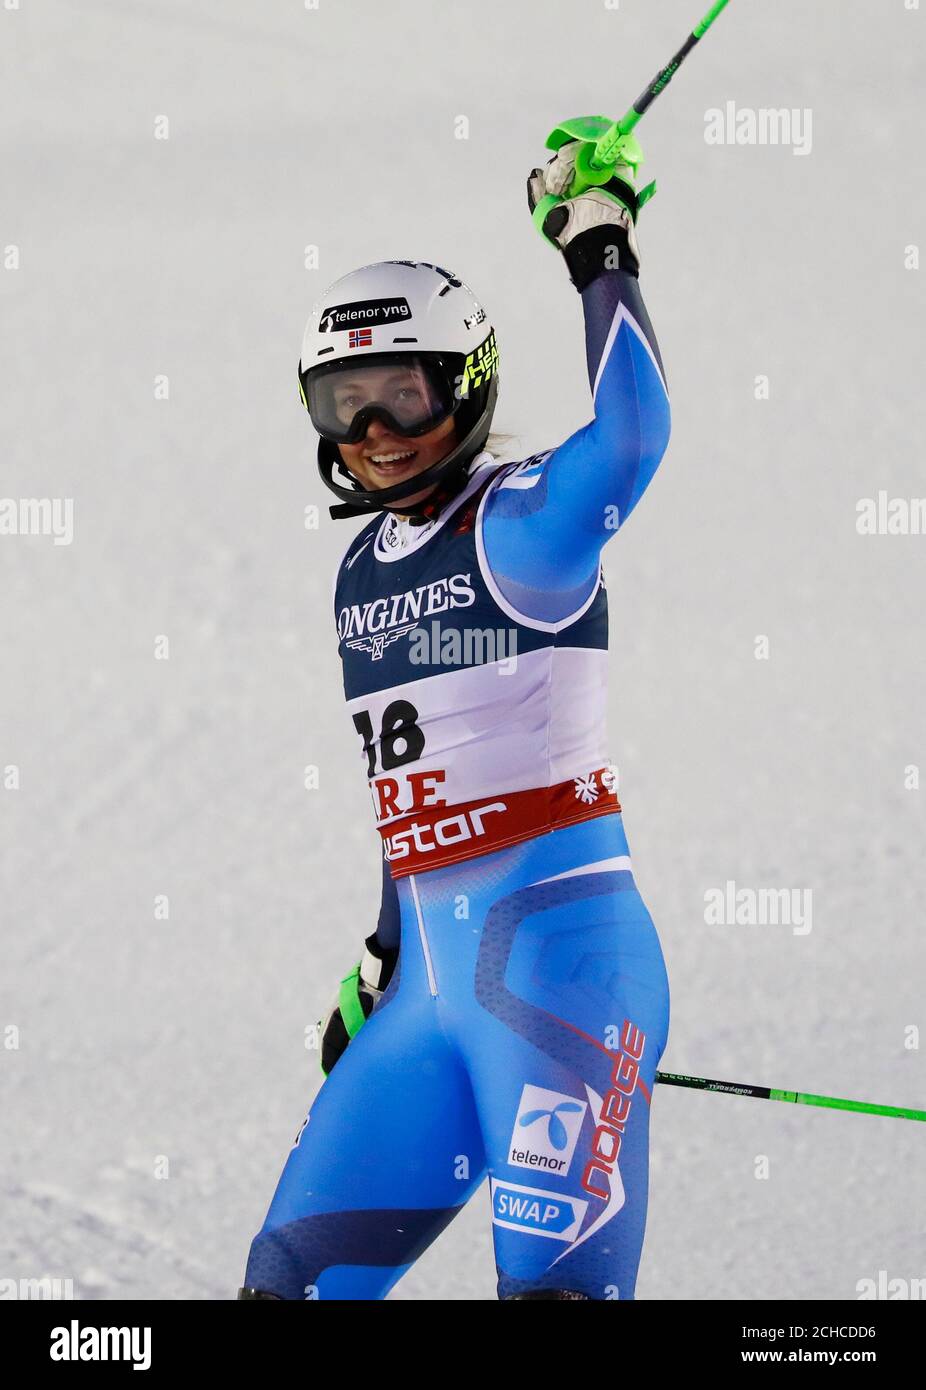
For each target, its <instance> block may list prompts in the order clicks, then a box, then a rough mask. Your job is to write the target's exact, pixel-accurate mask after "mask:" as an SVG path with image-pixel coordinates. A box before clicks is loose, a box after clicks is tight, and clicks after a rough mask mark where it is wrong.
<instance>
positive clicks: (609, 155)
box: [547, 0, 730, 198]
mask: <svg viewBox="0 0 926 1390" xmlns="http://www.w3.org/2000/svg"><path fill="white" fill-rule="evenodd" d="M729 3H730V0H715V4H713V5H712V6H711V8H710V10H709V11H708V12H707V14H706V15H705V16H704V18H703V19H702V20H701V21H700V22H699V23H698V24H696V25H695V27H694V28H693V29H692V31H691V33H690V34H689V35H688V37H687V39H686V40H685V42H684V43H683V44H682V46H681V48H680V49H679V50H678V52H677V53H676V55H675V57H674V58H673V59H672V60H671V61H670V62H669V63H667V64H666V66H665V67H664V68H661V69H660V70H659V72H658V73H657V74H656V76H655V77H654V78H653V80H652V82H651V83H650V84H649V86H648V87H647V88H646V90H645V91H644V92H643V93H642V95H641V96H638V97H637V99H636V101H635V102H634V103H633V105H632V106H631V107H630V110H629V111H628V112H627V113H626V115H624V116H622V117H621V119H620V120H619V121H614V122H612V124H611V125H609V126H608V127H607V129H606V130H605V131H604V132H603V133H602V134H601V135H599V136H598V138H597V139H596V141H595V146H594V149H590V150H588V151H587V152H586V150H585V148H582V149H580V150H579V152H578V157H577V158H576V172H575V177H574V178H573V181H572V183H571V185H570V188H569V197H570V198H575V197H576V196H577V195H578V194H579V193H584V192H585V190H586V188H592V187H594V186H595V185H596V184H598V183H606V182H607V177H602V175H606V176H607V175H608V174H609V173H610V169H611V166H612V165H613V164H614V163H615V162H616V160H617V157H618V155H619V154H620V153H621V145H622V144H623V143H624V141H625V140H626V138H627V136H628V135H629V134H630V133H631V131H632V130H633V129H634V127H635V126H636V124H637V122H638V121H639V120H640V117H641V116H643V115H644V113H645V112H646V111H648V110H649V108H650V107H651V106H652V104H653V102H654V101H655V100H656V98H657V97H658V96H659V94H660V92H664V91H665V89H666V87H668V85H669V83H670V82H671V81H672V78H673V77H674V76H675V74H676V73H677V72H678V70H679V68H680V67H681V65H682V63H684V61H685V59H686V58H687V57H688V54H689V53H690V52H691V50H692V49H693V48H694V47H695V46H696V45H697V44H698V43H699V42H700V40H701V39H702V38H703V37H704V35H705V34H706V33H707V31H708V29H710V27H711V25H712V24H713V23H714V20H715V19H717V17H718V15H720V14H721V13H722V11H723V10H725V9H726V7H727V5H728V4H729ZM555 134H556V132H554V135H555ZM551 139H552V137H551ZM560 143H562V142H560ZM547 144H548V146H550V148H551V149H558V148H559V146H558V145H550V142H549V141H548V142H547ZM595 175H598V177H597V178H596V177H595ZM590 176H591V177H590Z"/></svg>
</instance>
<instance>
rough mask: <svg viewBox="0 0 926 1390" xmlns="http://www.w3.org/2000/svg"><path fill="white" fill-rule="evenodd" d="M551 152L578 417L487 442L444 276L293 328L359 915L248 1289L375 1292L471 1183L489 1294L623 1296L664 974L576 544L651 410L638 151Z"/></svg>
mask: <svg viewBox="0 0 926 1390" xmlns="http://www.w3.org/2000/svg"><path fill="white" fill-rule="evenodd" d="M576 148H577V145H576V143H570V144H567V145H565V146H564V147H563V148H562V149H561V150H560V151H559V153H558V154H557V155H556V157H555V158H554V159H552V160H551V161H550V162H549V164H548V165H547V166H546V168H545V169H535V170H534V171H533V173H532V174H531V177H530V179H529V181H528V201H529V204H530V207H531V211H532V212H533V210H534V209H535V208H536V206H537V204H538V203H539V202H540V200H541V199H545V200H546V202H545V204H544V208H543V209H541V210H540V212H539V214H538V218H537V219H535V220H537V221H539V222H540V223H541V229H542V232H543V235H544V236H545V238H546V239H547V240H548V241H550V242H551V243H552V244H553V245H554V246H555V247H556V248H557V249H558V250H559V251H560V252H561V253H562V255H563V257H564V259H565V262H566V266H567V269H568V272H569V275H570V277H571V280H572V282H573V284H574V285H575V287H576V289H577V290H578V291H579V293H580V294H581V297H582V306H583V311H584V318H585V336H586V352H587V361H588V374H589V381H590V384H591V390H592V398H593V401H594V419H593V420H592V421H591V422H590V423H589V424H587V425H586V426H585V427H584V428H583V429H580V430H578V431H577V432H576V433H575V434H574V435H572V437H571V438H569V439H567V440H566V442H565V443H563V444H561V445H560V446H559V447H558V448H555V449H552V450H550V451H549V452H547V453H543V454H539V455H536V456H534V457H532V458H528V459H525V460H523V461H521V462H517V463H505V464H499V463H498V462H497V461H496V459H495V458H494V457H493V455H492V454H491V453H489V452H488V451H487V450H486V449H485V447H484V446H485V444H486V442H487V439H488V434H489V428H490V424H491V420H492V413H493V410H494V407H495V400H496V395H497V390H498V352H497V348H496V343H495V335H494V333H493V331H492V328H491V326H490V325H489V322H488V319H487V317H486V314H485V311H484V310H483V309H482V307H481V306H480V305H479V304H478V303H477V302H476V300H475V299H474V298H473V296H472V294H471V293H470V291H469V290H468V288H467V287H466V286H465V285H464V284H463V283H462V282H461V281H460V280H458V279H457V278H456V277H455V276H453V275H451V274H449V273H448V272H446V271H444V270H441V269H440V267H438V266H434V265H429V264H422V263H416V262H413V261H389V262H386V263H384V264H380V265H373V266H367V267H364V268H363V269H361V270H358V271H355V272H353V273H352V274H350V275H347V276H345V277H344V278H343V279H341V280H339V281H337V282H336V284H334V285H333V286H332V287H331V288H330V289H329V291H328V292H327V294H326V295H325V296H324V299H323V300H322V301H321V303H320V305H318V306H316V309H315V310H314V311H313V313H312V316H311V318H310V320H309V324H308V327H307V329H306V334H305V339H304V342H303V348H302V358H301V362H300V369H299V376H300V383H301V390H302V393H303V400H304V402H305V404H306V407H307V409H308V411H309V413H310V415H311V419H312V423H313V425H314V426H315V429H316V430H317V432H318V434H319V435H320V436H321V442H320V445H319V469H320V472H321V476H322V478H323V479H324V481H325V483H326V485H327V486H328V487H329V488H331V490H332V491H333V492H335V493H336V494H337V495H338V497H340V498H341V499H343V501H342V505H340V506H335V507H332V508H331V513H332V516H356V515H363V516H372V519H371V520H370V521H369V522H368V523H367V524H366V525H365V526H364V527H363V529H362V530H361V531H360V532H359V533H358V534H357V535H356V536H355V537H354V539H353V540H352V541H351V543H350V545H349V546H348V547H347V551H346V553H345V555H344V558H343V560H342V561H341V564H340V567H339V569H338V571H337V575H336V579H335V588H334V617H335V622H336V625H337V631H338V637H339V643H340V647H339V650H340V654H341V658H342V661H343V669H344V687H345V693H346V696H347V703H348V710H349V712H350V715H351V718H352V720H353V724H354V727H355V729H356V731H357V736H358V740H359V745H358V753H360V755H361V756H362V759H363V762H364V764H365V768H366V775H367V778H368V780H369V787H370V792H371V796H372V800H373V805H374V810H375V815H376V823H377V828H378V830H379V832H380V834H381V836H382V839H383V843H384V860H383V903H382V908H381V910H380V917H379V924H378V927H377V930H376V932H375V933H373V934H372V935H371V936H370V937H369V938H368V940H367V942H366V951H365V953H364V957H363V960H362V962H361V964H360V965H359V966H358V967H357V969H355V970H354V971H353V972H352V973H351V974H350V975H349V976H348V977H347V979H346V980H345V981H344V982H343V984H342V986H341V991H340V995H339V998H338V1002H337V1005H336V1007H335V1008H334V1009H333V1010H332V1012H331V1014H330V1015H329V1017H328V1020H327V1022H326V1025H325V1029H324V1036H323V1046H322V1068H323V1070H324V1072H325V1073H326V1078H327V1079H326V1080H325V1082H324V1084H323V1085H322V1087H321V1090H320V1091H319V1093H318V1095H317V1097H316V1099H315V1101H314V1103H313V1105H312V1107H311V1110H310V1113H309V1115H308V1117H307V1119H306V1121H305V1123H304V1125H303V1127H302V1129H301V1131H300V1133H299V1135H298V1136H297V1138H296V1140H295V1143H294V1145H293V1147H292V1150H291V1152H290V1154H289V1157H288V1160H287V1162H286V1166H285V1168H284V1170H283V1174H282V1177H281V1178H280V1182H279V1185H278V1187H277V1190H276V1194H275V1196H274V1198H273V1201H272V1203H271V1206H270V1210H269V1212H268V1214H267V1218H266V1221H265V1222H264V1225H263V1227H262V1229H261V1230H260V1232H259V1233H258V1235H257V1236H256V1237H255V1238H254V1241H253V1242H252V1245H251V1251H250V1258H249V1260H248V1265H247V1272H246V1275H245V1287H244V1288H242V1289H241V1290H240V1291H239V1298H280V1299H306V1298H319V1299H379V1298H384V1297H385V1296H386V1294H387V1293H388V1291H389V1290H390V1289H391V1288H392V1287H393V1285H394V1284H395V1283H396V1282H397V1280H399V1279H400V1278H401V1277H402V1275H403V1274H404V1273H405V1272H406V1270H408V1269H409V1267H410V1266H411V1265H412V1264H413V1263H414V1261H415V1260H416V1259H417V1258H418V1256H419V1255H420V1254H421V1253H422V1251H423V1250H425V1249H426V1248H427V1247H428V1245H430V1243H431V1242H432V1241H433V1240H434V1239H435V1237H436V1236H437V1235H439V1234H440V1232H441V1231H442V1230H443V1229H444V1227H445V1226H446V1225H447V1224H448V1223H449V1222H450V1221H451V1220H452V1218H453V1217H454V1216H455V1215H456V1213H457V1212H458V1211H460V1209H461V1208H462V1207H463V1205H464V1203H465V1202H466V1201H468V1199H469V1198H470V1196H471V1195H472V1194H473V1192H475V1190H476V1189H477V1188H478V1187H479V1186H480V1184H481V1183H482V1181H483V1178H484V1177H485V1176H486V1175H487V1174H488V1175H489V1179H490V1194H491V1207H492V1220H493V1226H494V1238H495V1257H496V1265H497V1270H498V1295H499V1298H501V1299H506V1300H507V1299H535V1298H537V1299H583V1300H599V1299H601V1300H603V1299H612V1298H621V1299H631V1298H633V1296H634V1285H635V1281H636V1275H637V1267H638V1264H639V1259H640V1250H641V1245H642V1241H643V1232H644V1225H645V1218H646V1202H647V1163H648V1130H649V1108H650V1101H651V1097H652V1090H653V1084H654V1076H655V1072H656V1067H657V1065H658V1062H659V1059H660V1056H661V1054H662V1051H663V1048H664V1046H665V1042H666V1035H667V1030H668V1014H669V996H668V982H667V979H666V972H665V966H664V963H663V957H662V952H661V949H660V945H659V940H658V938H657V935H656V931H655V928H654V926H653V923H652V920H651V918H650V915H649V913H648V911H647V909H646V907H645V905H644V903H643V901H642V899H641V898H640V895H639V893H638V892H637V889H636V886H635V883H634V879H633V874H632V870H631V862H630V856H629V851H628V847H627V841H626V839H625V836H624V829H623V824H622V818H621V808H620V804H619V802H618V799H617V794H616V776H615V770H614V768H613V765H612V764H611V761H610V758H609V756H608V746H607V732H606V725H605V706H606V694H605V691H606V668H607V599H606V594H605V587H604V578H603V575H602V571H601V550H602V547H603V546H604V544H605V542H606V541H608V540H609V539H610V538H611V537H612V536H613V535H614V534H615V532H616V531H617V530H618V528H619V526H622V525H623V524H624V522H625V521H626V519H627V517H628V516H629V515H630V513H631V512H632V511H633V509H634V507H635V506H636V504H637V502H638V501H639V499H640V497H641V496H642V494H643V492H644V490H645V489H646V486H647V484H648V483H649V481H650V479H651V478H652V476H653V473H654V472H655V470H656V467H657V465H658V463H659V461H660V459H661V457H662V455H663V453H664V451H665V448H666V445H667V442H668V438H669V404H668V396H667V391H666V385H665V377H664V373H663V369H662V364H661V360H660V356H659V349H658V347H657V345H656V340H655V337H654V335H653V330H652V327H651V325H650V322H649V318H648V316H647V313H646V310H645V308H644V305H643V301H642V299H641V297H640V290H639V285H638V274H639V250H638V245H637V240H636V234H635V222H636V218H637V212H638V198H637V194H636V192H635V189H634V186H633V172H632V170H631V169H630V168H629V167H627V166H626V165H622V166H619V167H618V168H617V169H616V170H615V173H614V177H613V178H612V179H611V180H610V182H609V183H607V184H605V185H604V186H603V187H601V188H596V189H592V190H589V191H587V192H584V193H582V194H581V195H580V196H578V197H574V198H570V197H569V196H568V194H567V190H568V188H569V187H570V185H571V183H572V178H573V172H574V165H575V151H576ZM546 208H549V211H547V212H546V215H545V216H544V210H545V209H546ZM335 470H337V471H338V473H339V474H340V475H341V476H342V477H343V478H344V479H345V480H346V485H345V484H342V483H339V482H337V481H336V480H335ZM383 513H385V515H383ZM499 638H501V646H502V650H501V652H500V653H499V651H498V650H497V644H498V642H499ZM361 745H362V746H361ZM361 1025H362V1026H361ZM348 1042H349V1044H350V1045H349V1046H348ZM335 1063H337V1065H336V1067H335Z"/></svg>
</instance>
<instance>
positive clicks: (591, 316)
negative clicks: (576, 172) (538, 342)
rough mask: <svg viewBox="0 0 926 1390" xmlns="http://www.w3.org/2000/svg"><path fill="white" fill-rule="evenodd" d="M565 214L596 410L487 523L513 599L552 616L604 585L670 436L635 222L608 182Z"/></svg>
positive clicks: (495, 564) (489, 513) (532, 465)
mask: <svg viewBox="0 0 926 1390" xmlns="http://www.w3.org/2000/svg"><path fill="white" fill-rule="evenodd" d="M622 188H623V192H624V195H625V196H627V195H628V194H632V190H628V189H627V187H626V185H623V184H622ZM628 201H629V198H628ZM583 203H586V204H588V206H586V207H584V208H581V207H578V205H580V204H583ZM634 210H635V209H634ZM560 211H561V210H560V209H557V210H556V212H557V213H558V212H560ZM562 211H563V212H564V215H565V212H566V208H565V207H564V209H563V210H562ZM568 214H569V220H568V221H567V222H566V224H565V225H564V226H563V229H562V232H561V233H560V237H559V239H557V243H556V244H557V245H560V240H561V241H562V243H563V244H562V245H561V246H560V249H561V250H562V251H563V254H564V256H565V259H566V262H567V265H568V267H569V270H570V274H571V277H572V280H573V283H574V284H575V286H576V288H577V289H578V290H579V292H580V294H581V297H582V308H583V312H584V317H585V347H586V360H587V366H588V378H589V386H590V388H591V392H592V401H593V405H594V412H595V413H594V418H593V419H592V420H591V421H590V422H589V423H588V424H587V425H585V426H584V427H583V428H582V429H579V430H577V431H576V433H575V434H573V435H572V436H571V437H570V438H569V439H567V440H566V441H565V442H564V443H563V444H561V445H560V446H559V448H557V449H554V450H552V451H550V452H549V453H548V454H545V455H539V456H537V457H536V458H534V459H529V460H527V461H526V462H525V463H524V464H522V465H520V466H519V467H518V468H515V469H514V470H512V471H511V472H510V473H508V474H507V475H506V476H505V478H504V479H503V480H502V482H501V483H500V484H499V486H498V487H496V488H495V489H493V491H492V493H491V495H490V497H489V499H488V502H487V506H486V517H485V526H484V536H485V550H486V558H487V561H488V563H489V566H490V568H491V569H492V572H493V574H494V576H495V578H496V580H497V581H498V582H499V584H500V586H501V588H502V589H503V591H504V592H505V594H506V596H507V597H508V598H509V599H510V600H511V602H512V603H514V604H515V606H516V607H518V608H519V609H520V610H521V611H522V612H527V613H531V612H533V611H534V610H536V609H537V608H538V605H539V606H540V608H542V610H543V612H542V616H543V617H544V618H546V619H547V620H555V619H556V617H557V616H562V615H563V614H566V613H569V612H571V611H574V609H575V607H576V595H577V594H578V593H583V591H584V594H585V595H587V593H588V592H589V590H590V588H591V586H592V585H593V584H596V583H597V572H598V563H599V558H600V554H601V549H602V547H603V545H604V544H605V542H606V541H608V540H610V538H611V537H612V536H613V535H615V534H616V532H617V530H618V529H619V527H620V526H622V525H623V524H624V522H625V521H626V520H627V518H628V516H629V515H630V513H631V512H632V511H633V509H634V507H635V506H636V504H637V502H638V501H639V500H640V498H641V497H642V495H643V493H644V491H645V490H646V488H647V486H648V485H649V482H650V480H651V479H652V477H653V474H654V473H655V471H656V469H657V467H658V465H659V462H660V460H661V458H662V456H663V454H664V453H665V449H666V446H667V444H668V441H669V432H670V411H669V396H668V390H667V387H666V381H665V373H664V371H663V366H662V360H661V358H660V354H659V347H658V344H657V342H656V337H655V334H654V332H653V327H652V324H651V323H650V319H649V315H648V314H647V311H646V306H645V305H644V303H643V298H642V295H641V293H640V285H639V252H638V249H637V245H636V238H635V235H634V230H633V223H632V219H631V217H630V215H629V213H628V212H627V211H626V209H625V208H624V207H623V205H622V204H620V203H618V202H617V201H616V200H615V199H614V198H613V196H611V195H609V194H608V193H607V192H603V191H601V190H595V191H594V192H590V193H586V194H583V195H582V196H581V197H580V198H577V199H573V200H570V204H569V205H568ZM570 229H571V235H570ZM612 267H613V268H612ZM541 594H542V595H544V596H549V597H548V598H547V597H545V598H541V597H540V595H541Z"/></svg>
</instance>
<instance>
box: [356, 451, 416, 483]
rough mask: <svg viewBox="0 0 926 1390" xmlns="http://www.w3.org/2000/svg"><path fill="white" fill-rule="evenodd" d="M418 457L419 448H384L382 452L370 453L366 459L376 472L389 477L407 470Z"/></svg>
mask: <svg viewBox="0 0 926 1390" xmlns="http://www.w3.org/2000/svg"><path fill="white" fill-rule="evenodd" d="M417 457H418V450H417V449H390V450H385V449H384V450H383V452H382V453H381V454H370V455H369V456H368V457H367V460H366V461H367V463H368V464H369V465H370V467H371V468H372V469H373V470H374V472H376V473H379V474H381V475H382V476H383V477H384V478H388V477H392V476H393V475H394V474H396V473H404V472H406V471H407V470H408V468H409V465H410V464H412V463H414V461H415V459H416V458H417Z"/></svg>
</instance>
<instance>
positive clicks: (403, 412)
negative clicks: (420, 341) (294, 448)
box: [299, 352, 460, 444]
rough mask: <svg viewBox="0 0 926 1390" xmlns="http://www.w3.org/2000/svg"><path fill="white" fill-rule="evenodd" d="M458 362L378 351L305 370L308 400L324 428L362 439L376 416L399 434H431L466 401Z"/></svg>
mask: <svg viewBox="0 0 926 1390" xmlns="http://www.w3.org/2000/svg"><path fill="white" fill-rule="evenodd" d="M454 380H455V378H454V375H453V371H452V365H451V364H450V363H449V361H448V360H447V359H445V358H442V357H438V356H434V355H431V356H425V355H424V354H422V353H408V352H401V353H376V354H371V355H368V356H366V357H364V358H359V359H358V360H357V361H356V362H344V361H339V362H332V363H331V365H330V366H329V367H325V366H320V367H312V368H311V369H310V370H308V371H304V372H300V374H299V383H300V387H301V391H302V400H303V403H304V405H305V407H306V409H307V410H308V412H309V415H310V416H311V418H312V424H313V425H314V426H315V428H316V430H317V431H318V433H319V434H320V435H321V436H322V437H323V438H324V439H329V440H331V442H332V443H334V444H358V443H359V442H360V440H361V439H363V438H364V436H365V434H366V432H367V427H368V425H369V423H370V421H371V420H373V419H378V420H381V421H382V422H383V424H385V425H386V426H387V427H388V428H389V429H390V430H392V431H393V432H394V433H396V434H401V435H410V436H412V437H413V438H414V437H415V436H416V435H420V434H427V432H428V430H433V429H436V428H437V426H438V425H441V424H443V422H444V421H445V420H447V419H448V418H449V417H450V416H451V415H452V414H453V412H454V411H455V410H456V409H457V407H458V405H459V404H460V398H459V397H458V396H457V394H456V392H455V390H454Z"/></svg>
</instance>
